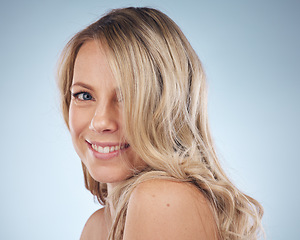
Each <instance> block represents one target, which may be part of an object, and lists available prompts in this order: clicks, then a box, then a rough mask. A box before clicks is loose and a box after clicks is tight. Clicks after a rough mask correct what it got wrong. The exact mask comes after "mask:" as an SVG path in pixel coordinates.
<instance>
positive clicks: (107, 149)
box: [91, 144, 129, 153]
mask: <svg viewBox="0 0 300 240" xmlns="http://www.w3.org/2000/svg"><path fill="white" fill-rule="evenodd" d="M91 146H92V148H93V149H94V150H95V151H97V152H99V153H112V152H115V151H118V150H120V149H121V150H122V149H124V148H128V147H129V144H119V145H115V146H105V147H102V146H97V145H96V144H91Z"/></svg>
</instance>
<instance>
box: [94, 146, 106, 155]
mask: <svg viewBox="0 0 300 240" xmlns="http://www.w3.org/2000/svg"><path fill="white" fill-rule="evenodd" d="M96 150H97V151H98V152H101V153H103V152H104V151H103V147H101V146H99V147H98V149H96Z"/></svg>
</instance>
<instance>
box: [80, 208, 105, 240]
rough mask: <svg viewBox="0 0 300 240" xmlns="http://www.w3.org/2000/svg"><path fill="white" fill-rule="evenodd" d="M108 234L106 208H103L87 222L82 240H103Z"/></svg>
mask: <svg viewBox="0 0 300 240" xmlns="http://www.w3.org/2000/svg"><path fill="white" fill-rule="evenodd" d="M106 232H107V229H106V224H105V215H104V208H101V209H99V210H97V211H96V212H94V213H93V214H92V215H91V216H90V217H89V219H88V220H87V222H86V224H85V225H84V228H83V230H82V233H81V237H80V240H86V239H88V240H93V239H102V238H103V236H104V234H106ZM103 239H104V238H103Z"/></svg>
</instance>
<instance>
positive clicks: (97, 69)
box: [73, 40, 115, 86]
mask: <svg viewBox="0 0 300 240" xmlns="http://www.w3.org/2000/svg"><path fill="white" fill-rule="evenodd" d="M79 81H80V82H85V83H88V84H92V85H102V86H103V85H106V84H112V85H115V80H114V76H113V73H112V71H111V68H110V65H109V63H108V59H107V56H106V53H105V49H104V47H103V46H102V45H101V43H99V42H98V41H94V40H90V41H87V42H85V43H84V44H83V45H82V46H81V48H80V49H79V52H78V54H77V57H76V60H75V64H74V74H73V83H76V82H79Z"/></svg>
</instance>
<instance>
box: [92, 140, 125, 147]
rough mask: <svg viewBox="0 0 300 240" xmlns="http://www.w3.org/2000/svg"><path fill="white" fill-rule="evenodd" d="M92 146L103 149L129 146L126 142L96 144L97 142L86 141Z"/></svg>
mask: <svg viewBox="0 0 300 240" xmlns="http://www.w3.org/2000/svg"><path fill="white" fill-rule="evenodd" d="M86 141H87V142H88V143H89V144H91V145H96V146H101V147H113V146H122V145H128V143H126V142H96V141H89V140H86Z"/></svg>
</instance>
